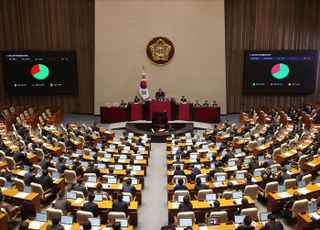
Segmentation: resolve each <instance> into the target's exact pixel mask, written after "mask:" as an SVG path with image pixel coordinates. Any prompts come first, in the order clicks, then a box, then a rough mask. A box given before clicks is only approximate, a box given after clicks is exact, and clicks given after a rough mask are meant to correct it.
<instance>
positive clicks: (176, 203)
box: [171, 202, 180, 208]
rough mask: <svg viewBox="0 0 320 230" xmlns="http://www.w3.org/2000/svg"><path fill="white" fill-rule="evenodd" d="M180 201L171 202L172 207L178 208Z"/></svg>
mask: <svg viewBox="0 0 320 230" xmlns="http://www.w3.org/2000/svg"><path fill="white" fill-rule="evenodd" d="M179 205H180V203H178V202H171V206H172V208H179Z"/></svg>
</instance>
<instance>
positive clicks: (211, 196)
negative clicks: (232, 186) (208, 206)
mask: <svg viewBox="0 0 320 230" xmlns="http://www.w3.org/2000/svg"><path fill="white" fill-rule="evenodd" d="M216 199H217V194H215V193H212V194H206V201H215V200H216Z"/></svg>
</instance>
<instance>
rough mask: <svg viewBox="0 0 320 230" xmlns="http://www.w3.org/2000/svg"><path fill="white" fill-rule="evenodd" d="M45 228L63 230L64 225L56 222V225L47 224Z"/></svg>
mask: <svg viewBox="0 0 320 230" xmlns="http://www.w3.org/2000/svg"><path fill="white" fill-rule="evenodd" d="M46 229H47V230H64V227H63V226H62V225H61V224H58V225H52V224H49V225H48V226H47V228H46Z"/></svg>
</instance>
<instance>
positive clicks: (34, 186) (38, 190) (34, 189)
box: [30, 182, 44, 198]
mask: <svg viewBox="0 0 320 230" xmlns="http://www.w3.org/2000/svg"><path fill="white" fill-rule="evenodd" d="M30 185H31V189H32V192H36V193H39V195H40V198H44V191H43V188H42V186H41V184H37V183H33V182H32V183H31V184H30Z"/></svg>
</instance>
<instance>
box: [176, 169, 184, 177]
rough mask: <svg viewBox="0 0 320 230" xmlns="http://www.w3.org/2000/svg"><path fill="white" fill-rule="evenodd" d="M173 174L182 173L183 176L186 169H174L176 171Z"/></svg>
mask: <svg viewBox="0 0 320 230" xmlns="http://www.w3.org/2000/svg"><path fill="white" fill-rule="evenodd" d="M173 175H175V176H176V175H181V176H183V175H184V171H183V170H175V171H174V173H173Z"/></svg>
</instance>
